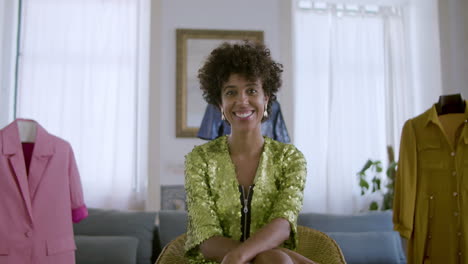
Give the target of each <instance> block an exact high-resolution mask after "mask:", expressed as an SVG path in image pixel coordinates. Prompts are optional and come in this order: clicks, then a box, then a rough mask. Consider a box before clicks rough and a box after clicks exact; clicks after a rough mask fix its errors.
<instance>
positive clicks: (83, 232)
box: [73, 208, 160, 264]
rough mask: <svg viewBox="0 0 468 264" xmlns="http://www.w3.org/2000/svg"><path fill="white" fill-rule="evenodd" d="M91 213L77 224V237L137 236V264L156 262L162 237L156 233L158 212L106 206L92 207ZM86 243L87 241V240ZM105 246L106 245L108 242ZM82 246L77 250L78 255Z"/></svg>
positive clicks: (75, 229) (75, 228)
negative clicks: (132, 210)
mask: <svg viewBox="0 0 468 264" xmlns="http://www.w3.org/2000/svg"><path fill="white" fill-rule="evenodd" d="M88 212H89V215H88V217H87V218H85V219H84V220H82V221H81V222H80V223H77V224H74V225H73V231H74V234H75V237H76V236H88V239H92V237H94V238H96V239H97V240H99V238H100V237H102V239H104V237H109V236H113V237H134V238H136V239H138V247H137V255H136V257H137V264H152V263H154V260H155V257H157V255H158V254H159V251H160V245H159V240H158V239H157V237H155V235H157V233H155V228H156V227H155V222H156V216H157V213H156V212H128V211H117V210H104V209H93V208H90V209H88ZM83 244H84V243H83ZM104 246H105V245H104ZM79 253H80V248H78V249H77V254H79Z"/></svg>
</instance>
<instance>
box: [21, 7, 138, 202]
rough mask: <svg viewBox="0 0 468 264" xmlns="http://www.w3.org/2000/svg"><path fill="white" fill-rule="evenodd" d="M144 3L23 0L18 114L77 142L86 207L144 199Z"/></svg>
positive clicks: (75, 143) (76, 150)
mask: <svg viewBox="0 0 468 264" xmlns="http://www.w3.org/2000/svg"><path fill="white" fill-rule="evenodd" d="M139 4H140V0H106V1H95V0H67V1H62V0H27V1H23V12H22V14H23V17H22V25H21V26H22V28H21V47H20V52H21V53H20V54H21V56H20V60H19V75H18V98H17V117H23V118H32V119H35V120H36V121H38V122H39V123H40V124H41V125H42V126H43V127H44V128H45V129H46V130H48V131H49V132H50V133H52V134H55V135H57V136H59V137H61V138H63V139H65V140H67V141H69V142H70V143H71V145H72V147H73V149H74V152H75V156H76V159H77V163H78V167H79V171H80V174H81V181H82V185H83V189H84V194H85V201H86V203H87V205H88V207H100V208H116V209H141V208H142V207H143V206H144V205H143V204H144V202H143V201H144V197H145V194H144V192H145V186H146V181H143V180H141V179H140V178H139V177H141V176H142V175H138V173H137V171H138V168H137V164H138V163H137V160H136V157H137V152H138V149H137V140H138V139H137V134H138V132H137V130H138V125H139V124H138V123H137V120H138V119H137V114H138V89H139V85H138V70H139V60H138V41H139ZM144 179H145V178H144Z"/></svg>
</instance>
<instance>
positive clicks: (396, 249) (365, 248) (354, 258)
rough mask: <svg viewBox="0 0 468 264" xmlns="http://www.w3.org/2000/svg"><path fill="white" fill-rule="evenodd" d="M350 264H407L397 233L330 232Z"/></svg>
mask: <svg viewBox="0 0 468 264" xmlns="http://www.w3.org/2000/svg"><path fill="white" fill-rule="evenodd" d="M327 235H329V236H330V237H331V238H333V239H334V240H335V241H336V243H337V244H338V245H339V246H340V248H341V250H342V251H343V255H344V257H345V260H346V263H348V264H366V263H369V264H387V263H388V264H397V263H398V264H400V263H405V262H406V261H405V256H404V255H403V251H402V249H401V242H400V237H399V235H398V233H397V232H328V233H327Z"/></svg>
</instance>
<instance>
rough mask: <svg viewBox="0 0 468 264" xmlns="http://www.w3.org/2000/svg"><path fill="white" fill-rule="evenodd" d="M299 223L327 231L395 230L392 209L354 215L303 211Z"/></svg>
mask: <svg viewBox="0 0 468 264" xmlns="http://www.w3.org/2000/svg"><path fill="white" fill-rule="evenodd" d="M297 223H298V224H299V225H303V226H307V227H310V228H314V229H317V230H320V231H322V232H325V233H327V232H375V231H393V223H392V212H391V211H383V212H382V211H379V212H368V213H363V214H354V215H332V214H318V213H301V214H299V218H298V220H297Z"/></svg>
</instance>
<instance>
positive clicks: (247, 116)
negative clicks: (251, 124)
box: [234, 110, 254, 119]
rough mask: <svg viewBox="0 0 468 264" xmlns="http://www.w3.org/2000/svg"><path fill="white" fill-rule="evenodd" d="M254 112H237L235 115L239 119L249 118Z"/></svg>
mask: <svg viewBox="0 0 468 264" xmlns="http://www.w3.org/2000/svg"><path fill="white" fill-rule="evenodd" d="M253 113H254V111H253V110H250V111H237V112H234V115H235V116H236V117H239V118H242V119H244V118H249V117H251V116H252V115H253Z"/></svg>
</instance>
